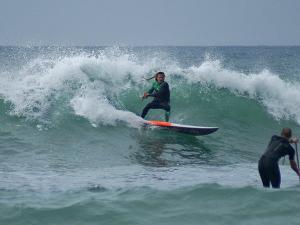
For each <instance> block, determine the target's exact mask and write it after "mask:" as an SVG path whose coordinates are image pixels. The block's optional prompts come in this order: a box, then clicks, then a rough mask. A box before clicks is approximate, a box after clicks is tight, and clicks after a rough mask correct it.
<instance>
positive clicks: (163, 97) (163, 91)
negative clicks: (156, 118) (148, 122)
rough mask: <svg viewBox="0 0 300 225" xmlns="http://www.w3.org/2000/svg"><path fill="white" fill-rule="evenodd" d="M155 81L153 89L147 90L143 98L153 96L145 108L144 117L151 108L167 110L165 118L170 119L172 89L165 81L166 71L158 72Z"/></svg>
mask: <svg viewBox="0 0 300 225" xmlns="http://www.w3.org/2000/svg"><path fill="white" fill-rule="evenodd" d="M153 78H155V81H154V82H153V84H152V87H151V89H150V90H149V91H148V92H145V93H144V95H143V97H142V99H146V98H148V97H153V98H154V99H153V100H152V102H150V103H148V104H147V105H146V106H145V108H144V109H143V112H142V115H141V117H142V118H145V116H146V115H147V113H148V111H149V110H150V109H163V110H165V111H166V112H165V120H166V121H169V118H170V110H171V107H170V90H169V84H168V83H167V82H165V74H164V72H158V73H156V74H155V76H154V77H153Z"/></svg>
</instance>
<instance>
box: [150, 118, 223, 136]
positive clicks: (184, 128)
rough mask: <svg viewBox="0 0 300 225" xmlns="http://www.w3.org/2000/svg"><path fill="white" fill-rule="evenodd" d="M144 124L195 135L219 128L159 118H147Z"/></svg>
mask: <svg viewBox="0 0 300 225" xmlns="http://www.w3.org/2000/svg"><path fill="white" fill-rule="evenodd" d="M146 125H147V126H152V127H159V128H163V129H168V130H172V131H177V132H181V133H185V134H191V135H196V136H198V135H207V134H211V133H213V132H216V131H217V130H218V129H219V128H218V127H201V126H192V125H183V124H177V123H170V122H165V121H159V120H147V121H146Z"/></svg>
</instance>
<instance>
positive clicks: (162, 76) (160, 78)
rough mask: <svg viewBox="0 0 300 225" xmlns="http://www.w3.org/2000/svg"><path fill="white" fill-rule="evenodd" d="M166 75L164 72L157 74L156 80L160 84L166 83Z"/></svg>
mask: <svg viewBox="0 0 300 225" xmlns="http://www.w3.org/2000/svg"><path fill="white" fill-rule="evenodd" d="M165 77H166V75H165V73H164V72H158V73H156V74H155V80H156V81H157V82H158V83H162V82H164V81H165Z"/></svg>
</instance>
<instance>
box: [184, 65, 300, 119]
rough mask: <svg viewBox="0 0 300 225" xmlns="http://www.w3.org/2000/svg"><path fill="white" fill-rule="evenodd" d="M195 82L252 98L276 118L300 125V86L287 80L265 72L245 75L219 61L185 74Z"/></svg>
mask: <svg viewBox="0 0 300 225" xmlns="http://www.w3.org/2000/svg"><path fill="white" fill-rule="evenodd" d="M183 74H184V77H185V78H186V79H187V80H188V81H189V82H191V83H194V82H200V83H205V84H212V85H215V86H216V87H217V88H226V89H228V90H230V91H231V92H232V93H234V94H238V95H244V96H248V97H250V98H253V99H256V100H258V101H259V102H260V103H262V104H263V105H264V106H265V107H266V109H267V111H268V112H269V113H270V114H271V115H272V116H274V117H275V118H276V119H294V120H295V121H296V122H297V123H298V124H300V84H299V83H298V82H293V83H291V82H289V81H287V80H283V79H282V78H280V77H279V75H277V74H274V73H271V72H270V71H268V70H263V71H261V72H259V73H250V74H245V73H242V72H237V71H232V70H228V69H225V68H223V67H222V66H221V63H220V62H219V61H218V60H215V61H205V62H204V63H202V64H201V65H200V66H192V67H190V68H188V69H187V70H185V71H184V72H183Z"/></svg>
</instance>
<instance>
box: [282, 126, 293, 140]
mask: <svg viewBox="0 0 300 225" xmlns="http://www.w3.org/2000/svg"><path fill="white" fill-rule="evenodd" d="M281 136H282V137H285V138H287V139H290V138H291V137H292V129H291V128H288V127H285V128H282V130H281Z"/></svg>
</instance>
